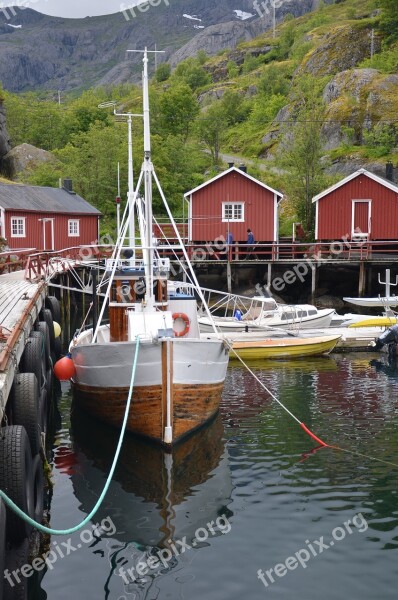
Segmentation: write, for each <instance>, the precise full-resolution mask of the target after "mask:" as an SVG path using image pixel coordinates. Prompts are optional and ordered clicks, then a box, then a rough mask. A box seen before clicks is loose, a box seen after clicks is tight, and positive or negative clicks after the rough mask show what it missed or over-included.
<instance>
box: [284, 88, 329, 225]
mask: <svg viewBox="0 0 398 600" xmlns="http://www.w3.org/2000/svg"><path fill="white" fill-rule="evenodd" d="M299 94H300V95H301V97H300V99H299V103H298V109H297V113H296V117H297V118H296V123H295V125H294V126H293V127H292V129H291V131H290V132H289V133H287V134H286V136H285V140H284V143H283V144H282V145H281V148H280V151H279V154H280V155H279V160H280V162H279V164H280V165H281V166H282V167H283V168H285V169H286V170H287V171H288V175H287V176H286V178H285V186H284V187H285V189H286V192H287V196H288V197H289V198H290V199H291V200H292V202H293V204H294V206H295V209H296V212H297V216H298V218H299V219H300V221H301V223H302V224H303V227H304V229H305V230H306V232H307V233H313V232H314V221H315V218H314V216H315V215H314V207H313V204H312V198H313V197H314V196H315V195H316V194H317V193H319V192H320V191H321V190H322V189H323V188H324V186H325V177H324V174H323V168H322V164H321V157H322V139H321V126H322V120H323V115H324V106H323V105H322V103H321V101H320V100H319V99H318V97H317V96H316V95H315V94H314V93H312V92H311V91H310V90H309V89H308V87H307V86H306V84H305V83H304V84H303V87H302V89H301V90H300V91H299Z"/></svg>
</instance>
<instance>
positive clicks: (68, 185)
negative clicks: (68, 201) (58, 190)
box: [62, 177, 75, 194]
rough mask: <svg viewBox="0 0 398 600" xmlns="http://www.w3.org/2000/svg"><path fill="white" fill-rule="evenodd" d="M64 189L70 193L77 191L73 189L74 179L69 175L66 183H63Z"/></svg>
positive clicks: (65, 180)
mask: <svg viewBox="0 0 398 600" xmlns="http://www.w3.org/2000/svg"><path fill="white" fill-rule="evenodd" d="M62 187H63V189H64V190H65V191H67V192H68V194H74V193H75V192H74V191H73V183H72V179H70V178H69V177H66V178H65V179H64V183H63V186H62Z"/></svg>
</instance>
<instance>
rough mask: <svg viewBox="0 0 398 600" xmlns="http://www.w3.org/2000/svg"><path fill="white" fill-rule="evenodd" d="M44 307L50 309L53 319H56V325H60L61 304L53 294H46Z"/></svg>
mask: <svg viewBox="0 0 398 600" xmlns="http://www.w3.org/2000/svg"><path fill="white" fill-rule="evenodd" d="M45 307H46V308H48V309H49V310H50V311H51V314H52V317H53V320H54V321H56V322H57V323H58V325H61V321H62V317H61V305H60V303H59V300H58V298H56V297H55V296H47V298H46V300H45Z"/></svg>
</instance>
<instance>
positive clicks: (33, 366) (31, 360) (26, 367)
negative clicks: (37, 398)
mask: <svg viewBox="0 0 398 600" xmlns="http://www.w3.org/2000/svg"><path fill="white" fill-rule="evenodd" d="M42 351H43V344H42V342H41V341H40V340H39V339H38V338H32V337H30V338H29V339H28V341H27V342H26V346H25V350H24V353H23V355H22V360H21V363H20V367H19V370H20V372H21V373H34V375H35V376H36V380H37V384H38V386H39V390H41V388H42V384H43V365H42Z"/></svg>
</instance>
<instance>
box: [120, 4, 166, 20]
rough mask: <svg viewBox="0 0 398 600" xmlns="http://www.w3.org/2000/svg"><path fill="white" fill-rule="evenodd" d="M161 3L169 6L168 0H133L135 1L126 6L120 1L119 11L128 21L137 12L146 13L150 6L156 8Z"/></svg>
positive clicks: (133, 17)
mask: <svg viewBox="0 0 398 600" xmlns="http://www.w3.org/2000/svg"><path fill="white" fill-rule="evenodd" d="M162 3H163V4H165V5H166V6H170V2H169V0H135V2H132V3H131V4H129V5H128V6H126V5H125V4H124V2H122V4H121V5H120V12H121V13H122V15H123V16H124V18H125V19H126V21H130V19H135V17H137V16H138V14H139V13H146V12H147V11H148V10H149V9H150V8H151V7H153V8H156V7H157V6H160V5H161V4H162ZM136 11H137V12H136Z"/></svg>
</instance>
